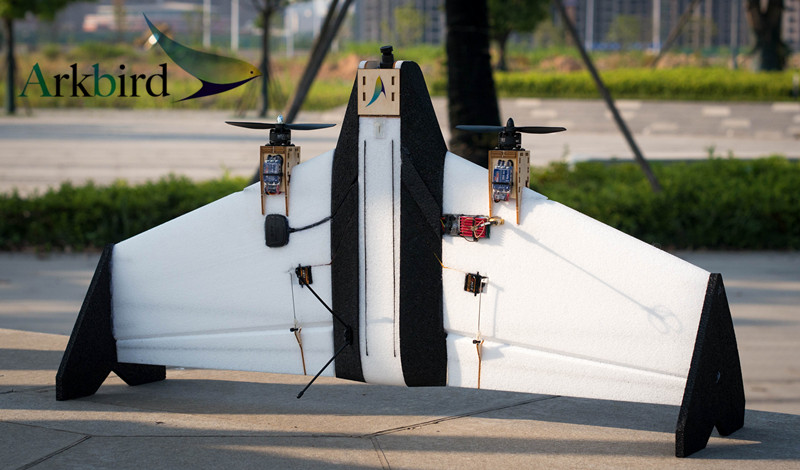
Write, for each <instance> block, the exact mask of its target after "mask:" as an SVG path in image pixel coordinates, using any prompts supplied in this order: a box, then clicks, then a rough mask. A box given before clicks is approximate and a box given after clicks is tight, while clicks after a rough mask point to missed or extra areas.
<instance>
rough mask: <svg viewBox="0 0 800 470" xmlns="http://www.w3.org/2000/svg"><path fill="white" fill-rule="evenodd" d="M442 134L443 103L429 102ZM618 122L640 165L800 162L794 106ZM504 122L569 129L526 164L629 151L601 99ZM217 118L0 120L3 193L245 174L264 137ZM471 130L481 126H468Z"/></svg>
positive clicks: (306, 142)
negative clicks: (732, 159)
mask: <svg viewBox="0 0 800 470" xmlns="http://www.w3.org/2000/svg"><path fill="white" fill-rule="evenodd" d="M433 103H434V109H435V110H436V113H437V116H438V117H439V122H440V124H441V125H442V132H443V134H444V135H445V138H446V139H447V138H449V131H448V120H447V110H446V101H445V100H444V99H443V98H436V99H434V100H433ZM618 106H619V108H620V110H621V111H622V114H623V116H625V118H626V119H627V121H628V123H629V126H630V128H631V129H632V131H633V132H634V135H635V137H636V140H637V143H638V145H639V147H640V148H641V149H642V151H643V152H644V154H645V156H646V157H647V158H649V159H675V158H678V159H684V158H706V157H708V155H709V154H710V153H712V152H713V153H714V154H715V155H718V156H723V157H725V156H728V155H729V153H732V154H733V155H735V156H737V157H741V158H755V157H761V156H765V155H769V154H775V153H777V154H782V155H785V156H787V157H792V158H800V140H799V139H800V103H774V104H773V103H733V104H721V103H704V102H703V103H692V102H645V101H620V102H619V103H618ZM500 107H501V113H502V115H503V117H504V118H505V117H507V116H513V117H514V119H515V121H516V123H517V124H519V125H553V126H564V127H566V128H567V132H562V133H558V134H550V135H543V136H527V135H526V136H525V137H523V145H524V146H525V147H526V148H528V149H530V150H531V153H532V155H531V159H532V163H533V164H534V165H544V164H546V163H547V162H550V161H556V160H562V159H567V160H581V159H593V158H598V159H608V158H621V159H631V158H632V153H631V151H630V148H629V147H628V145H627V143H626V142H625V140H624V138H623V137H622V135H621V134H620V132H619V131H618V130H617V129H616V127H615V125H614V123H613V121H612V120H611V118H610V114H609V113H608V111H607V110H606V108H605V105H604V104H603V103H602V102H601V101H592V100H588V101H577V100H535V99H504V100H501V101H500ZM343 114H344V109H343V108H337V109H334V110H331V111H327V112H323V113H305V114H302V113H301V115H300V116H299V117H298V121H297V122H331V123H336V124H337V126H336V127H333V128H330V129H323V130H318V131H313V132H295V133H294V135H293V140H294V142H295V143H296V144H297V145H299V146H301V148H302V154H303V156H304V158H309V157H312V156H315V155H318V154H320V153H323V152H325V151H327V150H330V149H332V148H334V147H335V145H336V140H337V138H338V135H339V129H340V125H341V121H342V117H343ZM232 119H234V120H245V119H254V118H253V117H252V116H249V117H237V116H233V115H232V114H230V113H228V112H224V111H170V110H102V109H66V110H60V109H59V110H56V109H54V110H41V109H40V110H35V111H34V113H33V114H32V115H31V116H25V115H20V116H15V117H10V116H2V117H0V192H10V191H11V190H13V189H14V188H17V189H18V190H19V191H20V192H21V193H23V194H27V193H30V192H32V191H40V192H41V191H44V190H46V189H47V188H50V187H55V186H58V185H59V184H60V183H61V182H62V181H72V182H73V183H75V184H81V183H84V182H86V181H88V180H92V181H94V182H95V183H98V184H110V183H111V182H113V181H114V180H116V179H125V180H127V181H129V182H131V183H139V182H144V181H147V180H153V179H158V178H160V177H162V176H165V175H167V174H170V173H174V174H179V175H186V176H188V177H190V178H192V179H196V180H202V179H209V178H216V177H219V176H221V175H223V174H224V173H225V172H230V174H232V175H241V176H250V175H251V174H252V172H253V171H254V168H255V167H256V166H257V164H256V162H257V160H258V146H259V145H263V144H264V143H266V140H267V138H268V137H267V133H266V132H262V131H254V130H249V129H241V128H236V127H232V126H228V125H226V124H224V121H225V120H232ZM472 124H480V123H472Z"/></svg>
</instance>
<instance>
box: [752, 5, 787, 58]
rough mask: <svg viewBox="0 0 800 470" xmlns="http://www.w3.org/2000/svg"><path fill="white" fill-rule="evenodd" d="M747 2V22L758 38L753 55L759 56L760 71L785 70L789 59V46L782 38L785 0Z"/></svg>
mask: <svg viewBox="0 0 800 470" xmlns="http://www.w3.org/2000/svg"><path fill="white" fill-rule="evenodd" d="M762 3H764V2H762V1H761V0H747V5H746V7H745V8H746V13H747V22H748V23H750V28H752V30H753V34H754V35H755V37H756V44H755V47H754V48H753V53H758V54H759V59H758V60H757V63H758V68H759V70H783V69H784V68H786V60H787V58H788V57H789V46H787V45H786V43H785V42H783V39H782V38H781V27H782V23H783V0H767V2H766V3H767V4H766V8H762Z"/></svg>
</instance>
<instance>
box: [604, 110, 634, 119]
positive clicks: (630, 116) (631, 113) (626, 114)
mask: <svg viewBox="0 0 800 470" xmlns="http://www.w3.org/2000/svg"><path fill="white" fill-rule="evenodd" d="M603 114H604V116H605V117H606V119H608V120H609V121H610V120H612V119H613V118H612V117H611V111H606V112H605V113H603ZM619 114H621V115H622V119H625V120H626V121H629V120H631V119H633V118H635V117H636V111H624V110H620V112H619Z"/></svg>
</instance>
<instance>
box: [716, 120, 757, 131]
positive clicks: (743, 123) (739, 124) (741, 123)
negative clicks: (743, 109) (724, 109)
mask: <svg viewBox="0 0 800 470" xmlns="http://www.w3.org/2000/svg"><path fill="white" fill-rule="evenodd" d="M721 125H722V127H729V128H736V129H749V128H750V126H751V124H750V120H749V119H723V120H722V124H721Z"/></svg>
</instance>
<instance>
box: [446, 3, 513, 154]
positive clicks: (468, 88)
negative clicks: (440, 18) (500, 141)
mask: <svg viewBox="0 0 800 470" xmlns="http://www.w3.org/2000/svg"><path fill="white" fill-rule="evenodd" d="M445 11H446V14H447V42H446V48H447V82H448V83H447V100H448V116H449V117H450V133H451V134H450V135H451V137H450V149H451V150H452V151H453V152H454V153H456V154H458V155H461V156H462V157H464V158H466V159H467V160H470V161H471V162H473V163H477V164H478V165H481V166H483V167H484V168H485V167H486V166H487V165H488V154H487V152H488V150H489V149H491V148H494V147H495V144H496V140H497V136H496V135H492V134H476V133H473V132H466V131H461V130H458V129H456V128H455V127H456V126H457V125H459V124H485V125H499V124H500V112H499V111H498V108H497V94H496V93H495V88H494V78H493V77H492V64H491V57H490V56H489V21H488V19H487V18H488V10H487V6H486V0H463V1H459V0H446V1H445Z"/></svg>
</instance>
